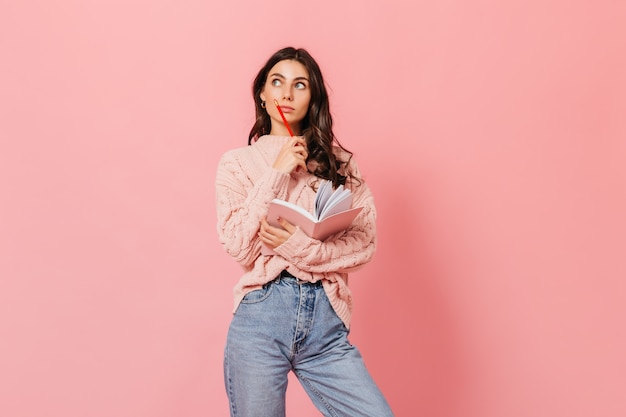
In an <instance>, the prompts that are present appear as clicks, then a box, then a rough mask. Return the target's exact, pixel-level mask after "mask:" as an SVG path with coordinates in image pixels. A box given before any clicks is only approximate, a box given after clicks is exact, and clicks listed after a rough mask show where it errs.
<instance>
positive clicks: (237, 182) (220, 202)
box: [215, 153, 289, 267]
mask: <svg viewBox="0 0 626 417" xmlns="http://www.w3.org/2000/svg"><path fill="white" fill-rule="evenodd" d="M238 156H239V157H238ZM245 162H249V161H246V159H245V158H243V157H242V156H241V155H237V154H233V153H226V154H225V155H224V156H222V158H221V159H220V162H219V165H218V169H217V174H216V181H215V184H216V199H217V233H218V237H219V240H220V243H221V244H222V246H223V247H224V249H225V250H226V252H227V253H228V254H229V255H231V256H232V257H233V258H234V259H235V260H236V261H237V262H238V263H239V264H241V265H242V266H243V267H250V266H251V265H252V264H253V263H254V260H255V259H256V258H257V257H258V256H259V254H260V253H261V245H262V244H261V241H260V239H259V238H258V235H257V232H258V231H259V226H260V222H261V218H262V217H264V216H265V215H266V214H267V207H268V205H269V202H270V201H271V200H272V199H274V198H285V196H286V194H287V186H288V184H289V175H288V174H284V173H281V172H279V171H277V170H275V169H273V168H271V167H262V168H259V169H262V170H263V171H261V172H263V173H262V174H261V177H260V178H254V177H251V174H250V171H251V169H252V168H251V167H249V166H246V164H245ZM251 165H252V164H251Z"/></svg>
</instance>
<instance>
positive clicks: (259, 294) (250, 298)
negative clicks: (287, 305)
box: [241, 283, 274, 304]
mask: <svg viewBox="0 0 626 417" xmlns="http://www.w3.org/2000/svg"><path fill="white" fill-rule="evenodd" d="M273 289H274V285H272V283H269V284H265V285H264V286H263V287H262V288H260V289H258V290H254V291H250V292H249V293H247V294H246V295H244V297H243V299H242V300H241V303H242V304H254V303H260V302H261V301H264V300H265V299H267V297H269V296H270V294H271V293H272V290H273Z"/></svg>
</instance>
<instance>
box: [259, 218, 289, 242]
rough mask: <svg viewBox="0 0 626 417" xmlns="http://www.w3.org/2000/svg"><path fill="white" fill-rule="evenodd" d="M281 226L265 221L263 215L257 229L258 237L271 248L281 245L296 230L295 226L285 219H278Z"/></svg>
mask: <svg viewBox="0 0 626 417" xmlns="http://www.w3.org/2000/svg"><path fill="white" fill-rule="evenodd" d="M278 223H279V224H280V225H281V226H282V228H281V227H274V226H272V225H270V224H269V223H268V222H267V219H266V218H265V217H264V218H263V219H261V228H260V230H259V238H260V239H261V242H263V243H265V244H266V245H268V246H269V247H271V248H272V249H274V248H276V247H278V246H280V245H282V244H283V243H285V242H286V241H287V239H289V238H290V237H291V235H293V234H294V233H295V232H296V226H294V225H293V224H291V223H289V222H288V221H287V220H285V219H280V218H279V219H278Z"/></svg>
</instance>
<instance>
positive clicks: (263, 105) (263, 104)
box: [261, 100, 265, 109]
mask: <svg viewBox="0 0 626 417" xmlns="http://www.w3.org/2000/svg"><path fill="white" fill-rule="evenodd" d="M261 108H262V109H264V108H265V102H264V101H263V100H261Z"/></svg>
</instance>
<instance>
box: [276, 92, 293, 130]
mask: <svg viewBox="0 0 626 417" xmlns="http://www.w3.org/2000/svg"><path fill="white" fill-rule="evenodd" d="M274 104H275V105H276V108H277V109H278V113H280V117H282V118H283V122H284V123H285V126H286V127H287V131H288V132H289V136H293V132H292V131H291V128H290V127H289V123H287V119H285V115H284V114H283V109H281V108H280V106H279V105H278V101H277V100H276V99H274Z"/></svg>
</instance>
